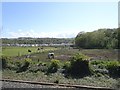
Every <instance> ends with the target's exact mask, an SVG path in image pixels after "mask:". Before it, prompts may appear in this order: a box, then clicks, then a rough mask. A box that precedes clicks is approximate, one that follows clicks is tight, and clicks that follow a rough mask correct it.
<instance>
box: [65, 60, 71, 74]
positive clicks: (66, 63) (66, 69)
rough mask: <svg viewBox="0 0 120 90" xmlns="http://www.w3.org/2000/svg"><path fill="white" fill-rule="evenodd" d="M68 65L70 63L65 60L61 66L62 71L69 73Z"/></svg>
mask: <svg viewBox="0 0 120 90" xmlns="http://www.w3.org/2000/svg"><path fill="white" fill-rule="evenodd" d="M70 65H71V64H70V62H69V61H67V62H65V64H64V66H63V69H65V70H64V73H69V72H70Z"/></svg>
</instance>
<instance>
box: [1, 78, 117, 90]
mask: <svg viewBox="0 0 120 90" xmlns="http://www.w3.org/2000/svg"><path fill="white" fill-rule="evenodd" d="M0 81H2V82H10V83H18V84H19V83H22V84H28V85H29V84H31V85H41V87H36V88H66V90H67V88H68V90H69V89H70V88H72V89H73V88H74V89H80V90H115V89H113V88H107V87H94V86H84V85H70V84H57V83H47V82H35V81H23V80H11V79H1V80H0ZM3 86H4V85H3ZM42 86H44V87H42ZM5 88H9V87H2V89H5ZM18 88H19V87H18ZM23 88H24V87H23ZM28 88H30V87H28Z"/></svg>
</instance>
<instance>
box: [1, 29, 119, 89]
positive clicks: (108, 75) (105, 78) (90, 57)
mask: <svg viewBox="0 0 120 90" xmlns="http://www.w3.org/2000/svg"><path fill="white" fill-rule="evenodd" d="M119 36H120V29H119V28H118V29H99V30H98V31H93V32H87V33H79V34H78V35H77V37H76V38H75V44H76V46H77V47H78V48H79V49H77V48H76V49H75V48H72V47H69V46H65V47H11V46H10V47H6V46H4V47H3V48H2V51H3V54H2V57H1V59H0V60H1V61H2V68H3V78H5V79H7V78H8V79H19V80H21V79H22V80H32V81H41V82H53V83H67V84H81V85H92V86H102V87H111V88H117V89H118V88H120V84H119V81H120V80H119V79H120V61H119V58H118V53H119V46H120V44H119V42H118V41H119V39H120V37H119ZM12 40H13V41H12ZM42 40H43V41H42ZM72 40H73V39H55V38H52V39H51V38H46V39H42V38H18V39H10V40H9V39H5V38H4V39H3V44H37V43H38V44H43V43H47V44H50V43H62V42H64V43H68V42H72V43H73V41H72ZM82 48H88V49H82ZM93 48H94V49H93ZM50 52H53V53H54V55H55V56H54V59H49V58H48V53H50Z"/></svg>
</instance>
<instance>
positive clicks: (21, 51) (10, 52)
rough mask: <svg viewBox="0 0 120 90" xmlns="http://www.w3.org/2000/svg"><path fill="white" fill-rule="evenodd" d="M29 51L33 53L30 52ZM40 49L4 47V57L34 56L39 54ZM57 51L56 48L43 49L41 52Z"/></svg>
mask: <svg viewBox="0 0 120 90" xmlns="http://www.w3.org/2000/svg"><path fill="white" fill-rule="evenodd" d="M28 49H29V50H31V52H28ZM37 49H38V47H2V55H4V56H22V55H26V54H33V53H37V52H38V50H37ZM50 50H57V48H54V47H43V49H41V50H40V51H39V52H44V51H50Z"/></svg>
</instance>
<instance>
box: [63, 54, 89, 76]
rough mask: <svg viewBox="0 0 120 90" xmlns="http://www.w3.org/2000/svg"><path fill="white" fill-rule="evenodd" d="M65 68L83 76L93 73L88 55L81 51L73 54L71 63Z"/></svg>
mask: <svg viewBox="0 0 120 90" xmlns="http://www.w3.org/2000/svg"><path fill="white" fill-rule="evenodd" d="M65 69H67V70H66V71H67V73H69V74H71V75H72V76H80V77H83V76H85V75H88V74H90V73H91V70H90V67H89V60H88V57H87V56H85V55H83V54H80V53H77V54H75V55H74V56H73V58H72V60H71V61H70V64H69V63H67V64H66V65H65Z"/></svg>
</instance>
